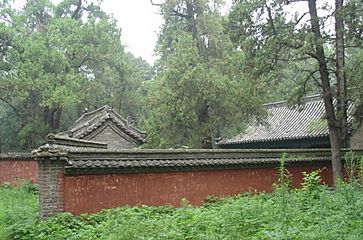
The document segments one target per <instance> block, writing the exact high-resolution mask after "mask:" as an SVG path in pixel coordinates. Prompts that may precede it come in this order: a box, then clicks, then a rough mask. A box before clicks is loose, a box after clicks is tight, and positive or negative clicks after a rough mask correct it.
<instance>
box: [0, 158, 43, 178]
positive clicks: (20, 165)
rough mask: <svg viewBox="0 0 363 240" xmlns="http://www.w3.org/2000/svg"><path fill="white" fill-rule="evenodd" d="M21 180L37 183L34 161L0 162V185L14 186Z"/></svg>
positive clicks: (12, 160) (35, 162) (35, 163)
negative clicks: (9, 184) (6, 183)
mask: <svg viewBox="0 0 363 240" xmlns="http://www.w3.org/2000/svg"><path fill="white" fill-rule="evenodd" d="M22 180H30V181H32V182H34V183H37V182H38V162H37V161H35V160H16V159H11V160H3V159H2V160H0V184H3V183H4V182H9V183H12V184H16V183H18V182H19V181H22Z"/></svg>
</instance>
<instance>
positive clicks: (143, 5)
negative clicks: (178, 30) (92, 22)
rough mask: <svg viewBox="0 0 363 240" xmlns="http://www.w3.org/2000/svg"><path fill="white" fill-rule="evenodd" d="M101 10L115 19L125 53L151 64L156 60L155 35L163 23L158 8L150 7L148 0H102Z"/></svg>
mask: <svg viewBox="0 0 363 240" xmlns="http://www.w3.org/2000/svg"><path fill="white" fill-rule="evenodd" d="M101 8H102V9H103V10H104V11H106V12H107V13H110V14H112V15H113V16H114V17H115V18H116V19H117V21H118V26H119V27H120V28H121V29H122V37H121V38H122V39H121V40H122V42H123V44H125V45H126V46H127V48H126V51H130V52H132V54H134V55H135V56H136V57H142V58H143V59H144V60H146V61H147V62H149V63H150V64H152V63H153V62H154V60H155V59H156V56H155V54H154V48H155V44H156V41H157V33H158V32H159V30H160V27H161V25H162V23H163V20H162V17H161V15H160V14H159V13H158V11H159V8H158V7H156V6H152V5H151V3H150V0H122V1H114V0H104V2H103V3H102V5H101Z"/></svg>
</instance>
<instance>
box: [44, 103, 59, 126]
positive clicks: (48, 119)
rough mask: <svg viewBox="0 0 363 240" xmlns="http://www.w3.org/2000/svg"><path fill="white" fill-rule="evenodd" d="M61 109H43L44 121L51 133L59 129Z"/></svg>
mask: <svg viewBox="0 0 363 240" xmlns="http://www.w3.org/2000/svg"><path fill="white" fill-rule="evenodd" d="M61 116H62V108H52V109H49V108H47V107H46V108H44V121H45V123H46V124H47V125H48V126H49V129H50V130H51V131H52V132H56V131H58V130H59V127H60V120H61Z"/></svg>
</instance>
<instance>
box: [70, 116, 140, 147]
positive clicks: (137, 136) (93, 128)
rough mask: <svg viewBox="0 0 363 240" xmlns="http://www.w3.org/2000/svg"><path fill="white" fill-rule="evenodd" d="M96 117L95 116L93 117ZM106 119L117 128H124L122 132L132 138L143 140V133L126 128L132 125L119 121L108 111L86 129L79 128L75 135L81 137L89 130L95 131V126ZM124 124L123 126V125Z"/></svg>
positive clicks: (89, 131) (100, 124)
mask: <svg viewBox="0 0 363 240" xmlns="http://www.w3.org/2000/svg"><path fill="white" fill-rule="evenodd" d="M95 118H96V117H95ZM107 120H111V121H112V122H113V123H114V124H116V125H117V126H118V127H119V128H121V129H122V130H124V132H125V133H126V134H128V135H129V136H131V137H134V138H136V139H137V140H139V141H141V142H145V138H144V137H143V135H142V134H145V133H142V132H141V133H140V132H136V133H135V132H133V131H130V130H129V129H127V127H130V128H131V127H132V126H130V125H127V123H119V121H118V120H117V119H116V118H115V117H113V116H111V115H110V114H109V113H107V115H106V116H104V117H102V118H100V120H99V121H98V122H96V123H94V124H92V125H90V127H88V128H86V129H83V130H81V132H80V133H78V134H77V135H78V137H80V138H83V137H85V136H86V135H88V134H89V133H91V132H93V131H95V130H96V129H97V128H99V127H100V126H102V124H103V123H105V122H106V121H107ZM124 125H125V126H124ZM126 126H127V127H126ZM82 128H83V126H82V127H79V128H77V129H75V130H74V131H77V130H79V129H82ZM131 129H132V130H134V128H131Z"/></svg>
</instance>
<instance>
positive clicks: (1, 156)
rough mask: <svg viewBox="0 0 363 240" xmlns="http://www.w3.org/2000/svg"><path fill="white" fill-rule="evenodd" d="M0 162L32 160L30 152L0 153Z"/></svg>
mask: <svg viewBox="0 0 363 240" xmlns="http://www.w3.org/2000/svg"><path fill="white" fill-rule="evenodd" d="M0 160H34V159H33V156H32V154H31V153H30V152H5V153H0Z"/></svg>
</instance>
